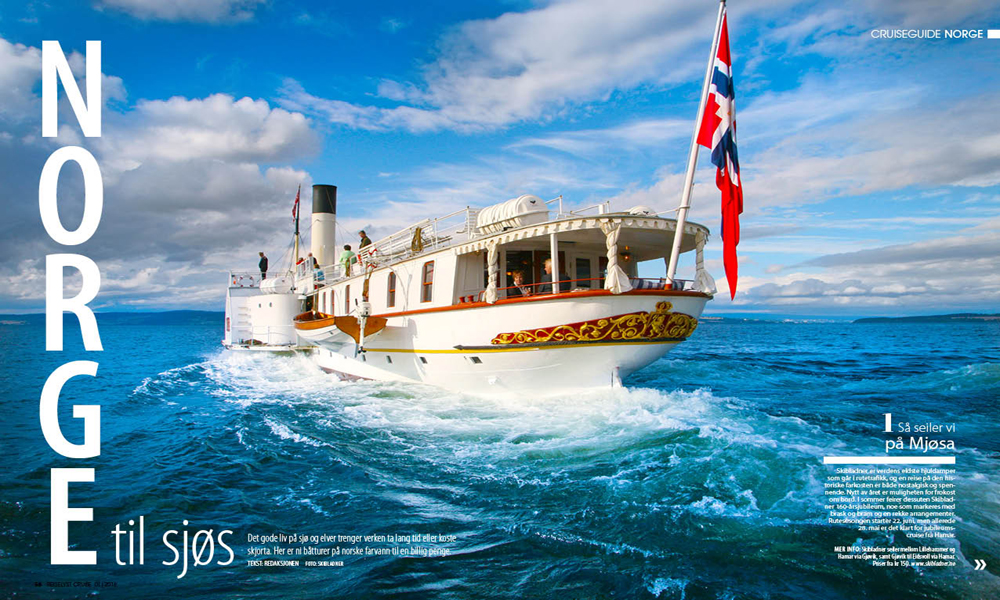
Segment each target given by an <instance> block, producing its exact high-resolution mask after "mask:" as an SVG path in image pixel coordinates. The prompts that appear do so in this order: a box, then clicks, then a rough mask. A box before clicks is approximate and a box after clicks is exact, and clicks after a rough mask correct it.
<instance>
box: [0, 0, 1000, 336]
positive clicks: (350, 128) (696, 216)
mask: <svg viewBox="0 0 1000 600" xmlns="http://www.w3.org/2000/svg"><path fill="white" fill-rule="evenodd" d="M717 6H718V5H717V4H716V3H715V2H713V1H709V0H705V1H697V2H691V1H673V2H671V1H663V2H660V1H630V0H562V1H554V2H544V1H539V2H521V1H516V0H509V1H500V2H494V3H490V2H443V1H440V0H432V1H429V2H419V3H414V2H384V3H379V2H367V3H360V2H315V3H309V2H295V1H291V0H93V1H91V2H75V1H66V2H58V3H57V2H52V1H49V2H43V1H36V0H28V1H27V2H25V1H23V0H20V1H17V2H10V1H7V0H3V1H2V2H0V202H2V207H3V218H2V219H0V257H2V260H0V312H7V313H10V312H32V311H40V310H42V309H43V308H44V289H45V255H47V254H51V253H57V252H79V253H81V254H84V255H86V256H88V257H90V258H92V259H93V260H95V261H96V262H97V264H98V265H99V267H100V269H101V274H102V285H101V292H100V294H99V295H98V297H97V299H96V300H95V301H94V303H93V306H95V307H97V308H98V309H100V310H160V309H167V310H169V309H206V310H222V307H223V303H224V297H225V282H226V271H227V270H229V269H246V270H252V269H253V268H254V266H255V265H256V259H257V252H258V251H259V250H264V251H266V252H267V254H268V256H270V257H271V258H272V261H275V260H276V258H277V257H280V256H281V255H282V253H283V252H285V250H286V249H287V247H288V244H289V241H290V236H291V212H290V211H291V204H292V201H293V199H294V196H295V190H296V188H297V186H299V185H300V184H301V185H302V187H303V190H304V191H303V196H304V197H306V198H307V199H308V198H309V195H310V194H309V186H311V185H312V184H313V183H325V184H333V185H337V186H338V188H339V189H338V192H339V199H338V211H337V212H338V222H339V226H340V229H339V232H338V235H341V236H342V235H353V232H356V231H357V230H358V229H361V228H365V229H366V230H367V231H368V232H369V234H370V235H371V236H372V237H373V238H374V239H378V238H379V236H380V235H385V234H389V233H391V232H393V231H396V230H398V229H400V228H402V227H405V226H407V225H409V224H410V223H412V222H414V221H417V220H420V219H423V218H426V217H432V216H437V215H443V214H446V213H449V212H452V211H453V210H456V209H460V208H463V207H465V206H487V205H490V204H494V203H497V202H501V201H503V200H506V199H508V198H513V197H516V196H519V195H521V194H526V193H527V194H535V195H538V196H540V197H542V198H545V199H550V198H554V197H556V196H558V195H562V196H563V197H564V198H565V202H566V203H567V205H568V206H577V207H582V206H588V205H592V204H595V203H598V202H604V201H610V202H611V204H612V206H613V207H614V208H615V209H627V208H629V207H632V206H636V205H645V206H649V207H652V208H653V209H654V210H656V211H661V210H668V209H672V208H675V207H676V206H677V204H678V201H679V198H680V193H681V188H682V182H683V177H684V168H685V164H686V161H687V152H688V146H689V143H690V138H691V133H692V130H693V127H694V120H695V116H696V112H697V105H698V98H699V94H700V91H701V82H702V77H703V74H704V70H705V66H706V60H707V58H708V53H709V46H710V43H711V38H712V31H713V27H714V21H715V15H716V10H717ZM991 27H992V28H1000V6H998V5H997V4H996V2H991V1H986V0H957V1H953V2H947V3H945V2H938V1H936V0H913V1H910V2H880V1H877V0H845V1H842V2H837V3H829V2H822V1H815V2H794V1H791V0H738V1H734V2H732V5H731V6H730V8H729V31H730V45H731V49H732V55H733V63H734V64H733V73H734V81H735V90H736V106H737V110H736V122H737V131H738V136H737V137H738V146H739V155H740V163H741V175H742V180H743V189H744V213H743V215H742V218H741V224H742V239H741V242H740V245H739V264H740V267H739V272H740V277H739V283H738V286H737V294H736V298H735V300H730V299H729V293H728V288H727V285H726V282H725V277H724V276H723V272H722V247H721V240H720V239H719V235H718V234H719V231H720V229H719V221H720V217H719V212H720V207H719V204H720V197H719V192H718V190H717V189H716V187H715V184H714V181H715V172H714V167H712V166H711V164H710V163H709V161H708V159H707V156H706V155H705V154H704V153H703V154H702V157H701V159H700V160H699V169H698V171H697V174H696V179H695V181H696V184H695V190H694V197H693V203H692V204H693V208H692V212H691V216H690V218H691V219H692V220H694V221H696V222H699V223H703V224H705V225H706V226H708V227H709V228H710V229H711V230H712V232H713V235H712V237H711V240H710V242H709V245H708V248H707V250H706V266H707V267H708V269H709V270H710V271H711V272H712V273H713V274H714V275H715V278H716V281H717V283H718V286H719V288H720V292H719V294H718V295H717V296H716V298H715V299H714V300H713V301H712V302H711V303H709V305H708V308H707V313H708V314H716V315H726V314H760V315H779V314H780V315H813V316H823V315H826V316H834V317H846V316H866V315H888V316H896V315H911V314H939V313H949V312H1000V268H998V266H997V258H998V256H1000V116H998V112H1000V111H998V103H997V97H998V92H1000V40H996V39H994V40H989V39H961V40H953V39H952V40H949V39H883V38H877V37H875V36H873V35H872V32H873V30H883V29H907V30H909V29H914V30H924V29H932V30H946V29H947V30H951V29H965V30H983V33H984V34H985V30H987V29H989V28H991ZM942 35H943V33H942ZM43 40H58V41H59V42H60V43H61V45H62V48H63V50H64V51H65V52H66V53H67V55H68V56H70V64H71V66H72V67H73V70H74V72H75V73H76V74H77V77H78V78H80V81H81V89H82V83H83V75H84V56H83V53H84V52H85V49H86V41H87V40H101V42H102V54H103V59H102V72H103V77H102V91H103V102H104V107H103V135H102V136H101V137H100V138H85V137H84V136H83V135H82V132H81V130H80V128H79V125H78V124H77V123H76V121H75V119H74V118H73V116H72V111H71V110H70V109H69V107H68V103H66V101H65V98H63V99H62V101H61V102H62V104H61V109H60V110H61V113H60V114H61V116H60V130H59V136H58V137H56V138H43V137H41V50H40V49H41V46H42V41H43ZM67 145H80V146H83V147H85V148H87V149H88V150H89V151H90V152H91V153H92V154H93V155H94V156H95V157H96V159H97V161H98V163H99V164H100V166H101V172H102V178H103V183H104V193H105V197H104V213H103V218H102V220H101V225H100V227H99V229H98V231H97V233H96V234H95V235H94V236H93V238H92V239H91V240H89V241H88V242H86V243H84V244H82V245H80V246H75V247H71V248H66V247H62V246H59V245H58V244H56V243H54V242H52V241H51V240H50V239H49V238H48V236H47V234H46V233H45V230H44V229H43V227H42V224H41V218H40V216H39V212H38V202H37V197H38V196H37V194H38V192H37V190H38V177H39V175H40V173H41V169H42V165H43V164H44V163H45V160H46V159H47V158H48V156H49V155H51V154H52V153H53V152H54V151H55V150H56V149H57V148H60V147H62V146H67ZM82 189H83V186H82V177H81V176H80V173H79V169H78V168H76V167H75V166H72V164H70V165H68V166H67V167H66V168H65V169H64V171H63V173H62V176H61V178H60V184H59V203H60V216H61V218H62V220H63V221H64V222H65V223H66V226H67V227H68V228H72V226H74V225H75V224H76V223H78V222H79V219H80V216H81V214H82V206H83V204H82V198H83V196H82ZM307 204H308V202H307ZM340 232H344V233H340ZM339 239H343V237H340V238H339ZM640 266H641V269H642V273H641V274H643V275H647V276H662V275H663V270H664V267H663V264H662V261H658V264H643V265H640ZM692 273H693V257H692V256H685V257H684V259H683V261H682V270H681V271H680V275H681V276H682V277H683V276H684V275H685V274H687V275H688V276H690V275H692ZM69 281H70V282H71V283H72V282H73V278H72V277H70V278H69Z"/></svg>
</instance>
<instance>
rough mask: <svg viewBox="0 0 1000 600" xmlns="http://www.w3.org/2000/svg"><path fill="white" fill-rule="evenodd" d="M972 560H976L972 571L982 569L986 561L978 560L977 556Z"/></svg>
mask: <svg viewBox="0 0 1000 600" xmlns="http://www.w3.org/2000/svg"><path fill="white" fill-rule="evenodd" d="M973 560H975V561H976V568H975V569H973V570H974V571H982V570H983V569H985V568H986V561H985V560H979V559H978V558H976V559H973Z"/></svg>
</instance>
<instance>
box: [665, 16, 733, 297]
mask: <svg viewBox="0 0 1000 600" xmlns="http://www.w3.org/2000/svg"><path fill="white" fill-rule="evenodd" d="M725 14H726V0H719V16H718V17H717V18H716V19H715V35H714V36H712V49H711V50H710V51H709V54H708V68H706V69H705V82H704V83H703V84H702V86H701V102H699V103H698V115H697V116H696V117H695V120H694V133H693V134H692V135H691V149H690V150H688V164H687V173H686V174H685V176H684V191H683V192H682V193H681V203H680V206H678V207H677V229H676V230H675V231H674V245H673V249H671V251H670V263H669V264H668V266H667V281H669V282H670V283H671V284H673V281H674V273H675V272H676V271H677V259H678V258H680V254H681V240H682V239H683V238H684V224H685V223H686V222H687V214H688V209H689V208H691V189H692V188H693V187H694V171H695V167H697V166H698V132H700V131H701V122H702V120H703V119H704V118H705V102H706V101H707V100H708V88H709V87H710V85H711V83H712V71H713V70H714V67H715V55H716V54H717V53H718V51H719V32H720V31H721V30H722V18H723V17H724V16H725Z"/></svg>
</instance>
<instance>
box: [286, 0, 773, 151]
mask: <svg viewBox="0 0 1000 600" xmlns="http://www.w3.org/2000/svg"><path fill="white" fill-rule="evenodd" d="M781 3H783V2H770V1H767V0H759V1H755V2H747V3H745V4H742V5H741V13H742V14H744V15H745V14H748V13H751V12H754V11H757V10H760V9H761V8H763V7H764V6H767V5H774V4H781ZM714 18H715V13H714V11H711V10H704V7H702V6H698V5H695V4H691V3H669V4H668V3H657V2H645V1H627V0H626V1H623V0H567V1H564V2H554V3H552V4H550V5H548V6H544V7H540V8H536V9H533V10H529V11H525V12H520V13H516V12H510V13H506V14H503V15H501V16H499V17H497V18H495V19H483V20H475V21H467V22H465V23H462V24H461V25H460V26H458V27H457V28H456V29H454V30H453V31H452V32H451V33H449V34H448V35H446V36H444V38H443V39H442V40H441V41H440V43H439V49H438V56H437V58H436V60H434V61H433V62H432V63H430V64H429V65H427V66H426V67H425V68H424V71H423V76H422V81H421V82H420V83H419V84H413V83H398V82H393V81H383V82H382V83H381V84H380V86H379V91H380V93H382V94H383V96H384V97H385V98H387V99H390V100H394V101H400V102H404V103H405V104H404V105H402V106H395V107H376V106H362V105H357V104H352V103H348V102H344V101H340V100H327V99H323V98H318V97H316V96H313V95H311V94H309V93H308V92H306V91H305V90H304V89H302V88H301V87H298V86H294V85H293V86H289V87H288V88H287V89H286V92H285V96H284V99H283V102H284V103H286V104H285V105H286V106H287V107H289V108H292V109H293V110H303V111H308V112H314V113H316V114H321V115H324V116H325V117H326V118H328V119H329V120H330V121H331V122H334V123H339V124H345V125H348V126H351V127H358V128H363V129H389V128H403V129H407V130H410V131H415V132H420V131H429V130H438V129H445V128H448V129H457V130H461V131H478V130H488V129H494V128H498V127H503V126H506V125H508V124H511V123H515V122H518V121H524V120H545V119H549V118H552V117H554V116H556V115H558V114H559V113H560V112H561V111H563V110H565V109H566V108H567V107H568V106H570V105H575V104H580V103H585V102H589V101H593V100H597V99H606V98H608V97H609V95H610V94H612V93H614V92H615V91H616V90H624V89H630V88H633V87H634V86H636V85H639V84H643V83H652V84H654V85H671V84H676V83H679V82H683V83H686V82H688V81H691V80H694V79H697V78H698V74H699V72H700V71H701V69H702V67H701V64H702V60H703V59H702V58H698V59H697V60H693V58H694V57H695V56H699V57H700V56H701V55H702V54H703V51H704V48H705V47H707V45H708V41H707V40H708V38H710V36H711V31H712V28H713V22H714Z"/></svg>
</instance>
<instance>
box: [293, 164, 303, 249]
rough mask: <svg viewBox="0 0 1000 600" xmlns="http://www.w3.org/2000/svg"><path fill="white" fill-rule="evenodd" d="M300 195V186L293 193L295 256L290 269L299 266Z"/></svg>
mask: <svg viewBox="0 0 1000 600" xmlns="http://www.w3.org/2000/svg"><path fill="white" fill-rule="evenodd" d="M301 193H302V185H301V184H300V185H299V190H298V191H297V192H295V201H296V204H295V256H294V257H293V258H292V268H293V269H296V268H298V264H299V213H301V212H302V209H301V207H299V205H298V199H299V194H301Z"/></svg>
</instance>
